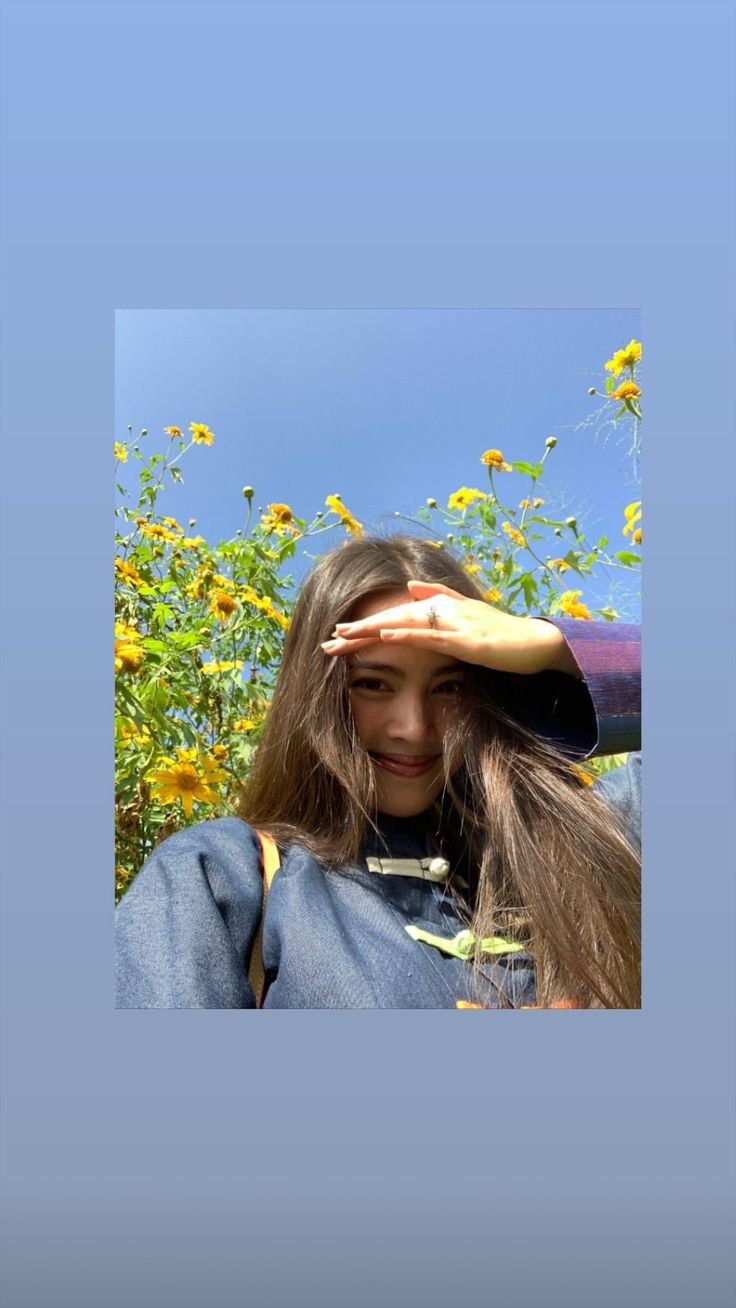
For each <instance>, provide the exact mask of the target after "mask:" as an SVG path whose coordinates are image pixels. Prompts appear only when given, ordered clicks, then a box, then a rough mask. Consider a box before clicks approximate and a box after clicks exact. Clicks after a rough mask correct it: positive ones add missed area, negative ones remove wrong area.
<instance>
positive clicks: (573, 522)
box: [565, 518, 578, 530]
mask: <svg viewBox="0 0 736 1308" xmlns="http://www.w3.org/2000/svg"><path fill="white" fill-rule="evenodd" d="M577 525H578V523H577V518H565V526H566V527H572V528H573V530H575V528H576V527H577Z"/></svg>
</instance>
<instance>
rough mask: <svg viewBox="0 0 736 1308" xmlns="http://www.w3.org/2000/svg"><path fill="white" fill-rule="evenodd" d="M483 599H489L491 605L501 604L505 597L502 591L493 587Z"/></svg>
mask: <svg viewBox="0 0 736 1308" xmlns="http://www.w3.org/2000/svg"><path fill="white" fill-rule="evenodd" d="M483 598H484V599H487V600H488V603H489V604H500V602H501V600H502V599H503V595H502V594H501V591H500V590H496V587H495V586H491V588H490V590H487V591H486V593H485V595H484V597H483Z"/></svg>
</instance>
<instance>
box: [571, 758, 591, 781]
mask: <svg viewBox="0 0 736 1308" xmlns="http://www.w3.org/2000/svg"><path fill="white" fill-rule="evenodd" d="M570 771H571V772H574V773H575V776H576V777H577V778H578V780H579V781H581V782H582V783H583V785H584V786H592V785H593V782H594V781H595V777H594V776H593V774H592V773H591V772H588V770H587V769H586V768H584V767H581V766H580V764H579V763H571V764H570Z"/></svg>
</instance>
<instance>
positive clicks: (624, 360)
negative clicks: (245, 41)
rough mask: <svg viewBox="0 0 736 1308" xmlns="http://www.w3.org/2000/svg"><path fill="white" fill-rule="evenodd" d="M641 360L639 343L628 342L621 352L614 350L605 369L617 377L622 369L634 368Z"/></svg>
mask: <svg viewBox="0 0 736 1308" xmlns="http://www.w3.org/2000/svg"><path fill="white" fill-rule="evenodd" d="M640 359H641V341H634V340H631V341H629V343H628V345H627V346H626V347H625V349H623V350H616V351H615V352H614V355H613V358H612V359H607V360H606V363H605V365H604V366H605V368H606V369H607V371H608V372H612V373H613V375H614V377H618V375H619V373H621V372H623V370H624V368H632V369H633V368H634V367H635V365H636V364H637V363H639V361H640Z"/></svg>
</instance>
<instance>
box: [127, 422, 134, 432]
mask: <svg viewBox="0 0 736 1308" xmlns="http://www.w3.org/2000/svg"><path fill="white" fill-rule="evenodd" d="M132 430H133V427H132V425H131V424H130V423H128V431H132Z"/></svg>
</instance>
